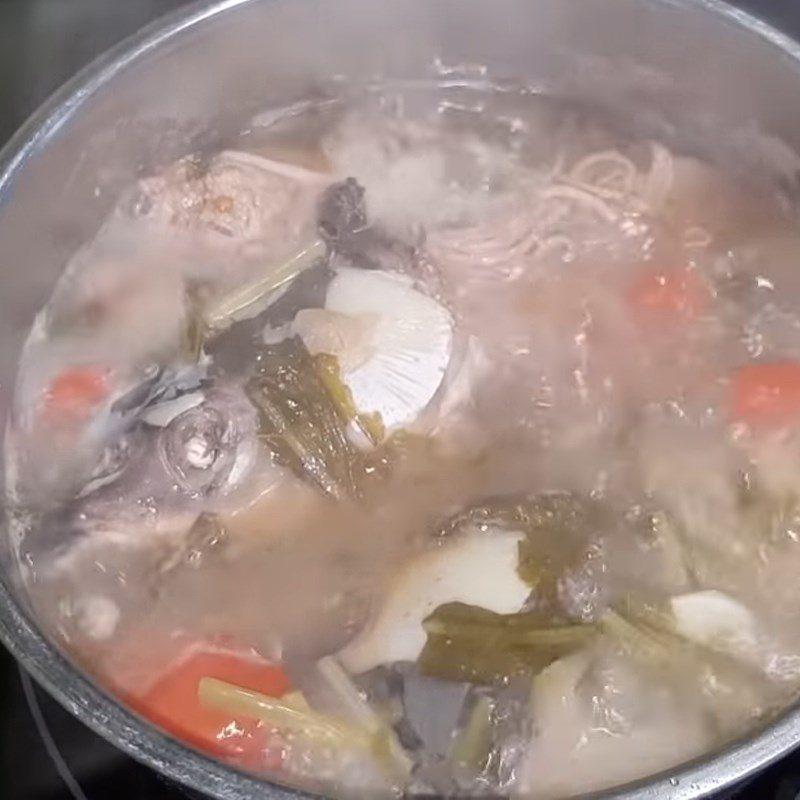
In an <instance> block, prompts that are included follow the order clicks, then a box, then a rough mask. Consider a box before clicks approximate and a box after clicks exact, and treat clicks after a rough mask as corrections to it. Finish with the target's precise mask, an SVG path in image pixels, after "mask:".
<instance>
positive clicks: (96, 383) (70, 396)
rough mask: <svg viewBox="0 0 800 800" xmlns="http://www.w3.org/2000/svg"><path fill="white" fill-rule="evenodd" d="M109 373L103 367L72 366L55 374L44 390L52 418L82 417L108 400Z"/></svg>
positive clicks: (46, 405) (45, 409)
mask: <svg viewBox="0 0 800 800" xmlns="http://www.w3.org/2000/svg"><path fill="white" fill-rule="evenodd" d="M108 378H109V373H108V370H107V369H104V368H102V367H71V368H70V369H67V370H65V371H64V372H62V373H61V374H60V375H58V376H56V378H55V379H54V380H53V382H52V383H51V384H50V385H49V386H48V387H47V389H46V390H45V393H44V412H45V414H46V416H47V417H48V418H49V419H51V420H52V419H63V418H67V419H80V418H81V417H83V416H85V415H86V414H87V413H89V412H90V411H91V410H92V409H93V408H96V407H97V406H98V405H100V403H102V402H103V400H105V399H106V397H107V396H108V392H109V385H108Z"/></svg>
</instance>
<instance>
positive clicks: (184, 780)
mask: <svg viewBox="0 0 800 800" xmlns="http://www.w3.org/2000/svg"><path fill="white" fill-rule="evenodd" d="M262 1H263V0H199V1H198V2H195V3H190V4H189V6H188V7H185V8H181V9H179V10H177V11H174V12H172V13H171V14H168V15H166V16H163V17H161V18H159V19H157V20H156V21H154V22H153V23H151V24H149V25H147V26H146V27H144V28H142V29H141V30H140V31H138V32H137V33H135V34H133V35H132V36H129V37H128V38H126V39H124V40H122V41H121V42H120V43H118V44H117V45H115V46H114V47H112V48H111V49H109V50H107V51H106V52H105V53H103V54H102V55H100V56H99V57H98V58H96V59H95V60H93V61H92V62H91V63H90V64H88V65H87V66H86V67H84V68H83V69H81V70H80V71H79V72H78V73H77V74H76V75H75V76H74V77H73V78H71V79H70V80H69V81H67V82H66V83H65V84H64V85H63V86H61V87H60V88H59V89H58V90H56V91H55V92H54V93H53V94H52V95H51V96H50V97H49V98H48V99H47V100H46V101H45V102H44V103H43V104H42V105H41V106H39V108H38V109H37V110H36V111H35V112H34V113H33V114H32V115H31V116H30V117H29V118H28V120H27V121H26V122H25V123H24V124H23V125H22V126H21V127H20V128H19V130H18V131H17V132H16V133H15V134H14V135H13V136H12V138H11V139H10V140H9V141H8V143H7V144H6V145H5V146H4V147H3V148H2V149H0V208H2V205H3V204H4V203H5V202H7V200H8V196H9V194H10V189H11V187H12V184H13V181H14V178H15V176H16V174H17V173H18V172H19V171H20V170H21V169H22V167H23V166H24V165H25V164H26V163H27V162H28V160H30V159H32V158H34V157H35V156H36V153H37V151H38V150H39V149H40V148H42V147H44V146H46V144H47V143H48V142H49V141H50V140H51V139H52V138H53V137H54V136H55V135H56V134H57V132H58V130H59V129H60V128H61V126H62V125H65V124H67V123H68V122H69V121H70V119H71V118H72V117H73V116H74V115H76V114H77V113H78V112H79V111H80V109H81V107H82V106H83V104H84V103H85V102H86V101H87V100H88V99H89V98H91V97H92V96H93V95H94V94H95V93H96V92H98V91H99V90H100V89H101V88H103V87H104V86H106V85H107V84H108V83H110V82H111V81H112V80H113V79H114V78H115V77H116V76H117V75H118V74H119V73H121V72H122V71H123V70H125V69H126V68H127V67H128V66H129V65H131V64H133V63H134V62H136V61H138V60H139V59H142V58H144V57H145V56H147V55H148V54H149V53H150V52H152V51H154V50H157V49H158V48H159V47H161V46H162V45H164V44H165V43H167V42H168V41H170V40H171V39H173V38H174V37H175V36H177V35H179V34H181V33H182V32H184V31H187V30H189V29H192V28H195V27H196V26H198V25H201V24H203V23H204V22H206V21H208V20H211V19H213V18H216V17H218V16H219V15H221V14H224V13H225V12H227V11H231V10H234V9H236V8H240V7H244V6H246V5H250V4H252V3H256V2H262ZM652 2H656V3H662V4H665V5H671V6H675V7H678V8H681V9H685V10H694V11H704V12H706V13H709V14H712V15H713V16H715V17H717V18H718V19H719V21H720V23H722V24H727V25H730V26H733V27H737V28H740V29H742V28H743V29H746V30H747V31H749V32H750V33H751V34H753V35H754V36H757V37H758V38H760V39H761V40H762V41H763V43H764V44H765V45H767V46H770V47H772V48H774V49H775V50H777V51H779V52H780V53H782V54H783V55H784V56H787V57H788V58H789V59H791V60H792V61H793V62H794V63H795V65H796V67H797V71H798V79H800V43H797V42H795V41H794V40H793V39H791V38H790V37H788V36H786V35H784V34H783V33H781V32H779V31H778V30H776V29H775V28H773V27H772V26H771V25H769V24H767V23H765V22H762V21H761V20H759V19H757V18H756V17H754V16H752V15H751V14H749V13H747V12H745V11H742V10H739V9H736V8H733V7H732V6H730V5H728V3H727V2H724V0H652ZM0 641H2V643H3V644H4V645H5V646H6V647H7V649H8V650H9V651H10V652H11V654H12V655H13V656H14V658H15V659H16V660H17V661H18V662H19V663H20V664H21V665H22V667H23V668H24V669H25V670H26V671H27V672H28V673H30V675H31V676H32V677H33V678H34V679H35V680H36V681H37V683H38V684H39V685H41V686H42V687H43V688H44V689H45V690H46V691H47V692H48V693H49V694H50V695H51V696H52V697H53V698H54V699H55V700H56V701H57V702H59V703H60V704H61V705H62V706H63V707H64V708H66V709H67V710H68V711H69V712H70V713H71V714H72V715H73V716H75V717H76V718H77V719H78V720H80V721H81V722H82V723H83V724H85V725H86V726H87V727H89V728H90V729H91V730H93V731H94V732H95V733H96V734H98V735H100V736H101V737H103V738H104V739H106V740H107V741H108V742H110V743H111V744H113V745H114V746H115V747H117V748H118V749H120V750H122V751H123V752H124V753H126V754H127V755H128V756H130V757H132V758H133V759H135V760H136V761H138V762H140V763H142V764H144V765H146V766H148V767H150V768H152V769H154V770H156V771H157V772H159V773H161V774H163V775H164V776H166V777H167V778H169V779H171V780H174V781H176V782H177V783H179V784H182V785H183V786H184V787H186V788H188V789H191V790H194V791H196V792H199V793H201V794H206V793H210V794H211V796H213V797H214V798H217V800H254V798H259V800H300V799H301V798H309V797H313V796H315V795H311V794H308V793H304V792H301V791H299V790H297V789H292V788H287V787H284V786H280V785H278V784H277V783H274V782H269V781H266V780H260V779H258V778H255V777H252V776H250V775H247V774H245V773H243V772H240V771H239V770H237V769H235V768H233V767H230V766H227V765H225V764H223V763H221V762H219V761H216V760H214V759H212V758H210V757H209V756H206V755H204V754H203V753H201V752H199V751H196V750H194V749H192V748H190V747H188V746H186V745H184V744H182V743H180V742H179V741H177V740H175V739H173V738H171V737H169V736H167V735H166V734H163V733H161V732H160V731H159V730H158V729H157V728H156V727H154V726H153V725H151V724H150V723H149V722H147V721H146V720H144V719H143V718H141V717H139V716H138V715H137V714H135V713H134V712H133V711H130V710H129V709H127V708H126V707H124V706H123V705H122V704H121V703H119V702H117V700H115V699H114V698H113V697H111V696H110V695H108V694H107V693H106V692H105V691H103V690H102V689H101V688H99V687H98V686H96V685H95V684H94V683H93V682H92V681H91V680H90V679H89V677H88V676H86V675H84V674H83V673H82V672H80V671H79V670H78V669H77V668H75V667H73V666H72V664H71V663H70V662H69V661H68V660H67V659H66V658H65V657H64V656H63V655H62V654H61V653H60V652H59V651H58V649H57V648H56V647H55V646H54V645H52V644H50V642H49V641H48V640H47V639H46V638H45V636H44V635H43V634H42V633H41V632H40V631H39V629H38V627H37V626H36V624H35V623H34V622H33V620H32V619H31V617H30V616H29V615H28V613H27V612H26V611H25V610H24V609H23V608H22V607H20V605H18V603H17V602H16V600H15V598H14V592H13V590H12V588H11V586H10V585H9V577H8V576H7V575H5V574H2V570H0ZM798 746H800V702H798V703H797V704H795V705H793V706H792V707H790V708H789V709H788V710H786V711H785V712H784V713H783V714H782V715H781V716H780V717H779V718H778V719H776V720H775V721H773V722H771V723H770V724H769V725H768V726H766V727H765V728H763V729H762V730H761V731H760V732H758V733H756V734H754V735H752V736H748V737H746V738H744V739H742V740H740V741H738V742H735V743H733V744H731V745H729V746H728V747H726V748H725V749H724V750H722V751H720V752H719V753H717V754H715V755H712V756H705V757H700V758H698V759H695V760H694V761H691V762H689V763H687V764H684V765H682V766H680V767H678V768H676V769H673V770H669V771H667V772H663V773H660V774H658V775H656V776H651V777H648V778H644V779H642V780H639V781H636V782H634V783H630V784H627V785H624V786H622V787H618V788H616V789H612V790H609V791H604V792H598V793H594V794H592V795H590V797H591V798H594V799H595V800H601V799H602V800H611V798H613V800H658V799H659V798H665V797H669V798H671V800H699V798H703V797H708V796H709V795H711V794H713V793H714V792H716V791H719V790H721V789H723V788H730V787H732V786H735V785H736V784H737V783H741V782H742V781H744V780H746V779H747V778H749V777H751V776H753V775H754V774H755V773H757V772H759V771H761V770H762V769H764V768H766V767H767V766H769V765H770V764H772V763H773V762H775V761H777V760H778V759H780V758H782V757H783V756H785V755H786V754H787V753H789V752H790V751H791V750H793V749H794V748H795V747H798ZM587 800H588V798H587Z"/></svg>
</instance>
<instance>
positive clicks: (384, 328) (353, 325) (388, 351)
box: [294, 267, 453, 433]
mask: <svg viewBox="0 0 800 800" xmlns="http://www.w3.org/2000/svg"><path fill="white" fill-rule="evenodd" d="M294 327H295V332H296V333H298V334H299V335H300V336H301V337H302V339H303V341H304V343H305V344H306V347H308V349H309V351H311V352H312V353H328V354H330V355H333V356H336V358H337V359H338V361H339V365H340V368H341V371H342V380H343V381H344V383H345V384H346V385H347V387H348V388H349V389H350V392H351V394H352V397H353V402H354V404H355V406H356V408H357V409H358V411H359V412H360V413H362V414H379V415H380V418H381V421H382V423H383V426H384V429H385V430H386V432H387V433H391V432H392V431H395V430H398V429H401V428H404V427H408V426H409V425H411V424H412V423H413V422H414V420H416V419H417V417H418V416H419V415H420V414H421V413H422V411H423V410H424V409H425V408H426V407H427V406H428V404H429V403H430V402H431V400H432V399H433V397H434V395H435V394H436V392H437V391H438V389H439V387H440V386H441V384H442V381H443V380H444V376H445V372H446V371H447V367H448V364H449V362H450V358H451V356H452V352H453V319H452V316H451V315H450V312H449V311H447V309H446V308H444V307H443V306H441V305H440V304H439V303H437V302H436V301H435V300H433V299H432V298H430V297H428V296H427V295H425V294H423V293H422V292H420V291H417V290H416V289H415V288H414V286H413V281H412V280H411V279H410V278H408V277H406V276H404V275H399V274H391V273H388V272H378V271H368V270H363V269H355V268H353V267H342V268H339V269H338V270H337V271H336V276H335V277H334V279H333V281H332V282H331V285H330V287H329V288H328V295H327V300H326V304H325V311H324V312H320V311H318V310H317V311H303V312H300V314H298V315H297V318H296V320H295V326H294Z"/></svg>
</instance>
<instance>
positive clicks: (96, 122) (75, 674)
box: [0, 0, 800, 800]
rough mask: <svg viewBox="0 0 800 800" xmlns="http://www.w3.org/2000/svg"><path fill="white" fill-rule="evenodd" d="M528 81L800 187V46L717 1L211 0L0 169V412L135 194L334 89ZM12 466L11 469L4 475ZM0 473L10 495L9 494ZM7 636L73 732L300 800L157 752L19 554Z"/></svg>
mask: <svg viewBox="0 0 800 800" xmlns="http://www.w3.org/2000/svg"><path fill="white" fill-rule="evenodd" d="M433 66H436V70H435V71H436V74H438V75H439V77H442V76H443V75H445V76H446V79H447V80H453V81H463V80H485V79H486V77H487V76H489V77H491V78H493V79H499V80H502V79H513V80H520V79H524V80H525V81H526V82H527V83H528V84H529V85H531V86H533V87H534V88H536V89H539V90H542V91H554V92H558V93H561V94H566V95H570V96H574V97H576V98H579V99H585V100H589V101H591V102H593V103H595V104H596V105H599V106H607V107H609V108H611V109H613V110H614V111H615V114H617V115H619V116H620V118H623V117H624V118H625V119H626V120H628V121H630V123H631V124H634V125H637V126H640V127H643V128H646V129H650V130H652V131H654V132H655V133H657V134H658V135H661V136H665V137H668V138H676V137H677V138H682V139H684V140H686V141H691V142H692V146H694V147H696V148H698V149H701V150H705V151H706V152H707V153H708V154H710V155H712V156H714V157H716V158H718V159H722V160H724V161H726V162H727V163H728V164H735V165H736V166H741V165H751V166H754V167H757V168H759V169H761V170H767V171H769V172H771V173H772V174H773V176H774V177H775V178H776V179H777V180H780V181H781V183H782V185H783V187H784V188H785V189H786V190H787V192H789V193H790V194H791V193H795V192H796V191H797V188H798V186H799V185H800V160H798V158H797V157H796V156H795V154H794V151H795V150H796V151H800V46H798V45H796V44H795V43H793V42H792V41H790V40H788V39H787V38H785V37H783V36H782V35H780V34H779V33H777V32H775V31H774V30H772V29H770V28H769V27H767V26H765V25H763V24H761V23H759V22H757V21H756V20H754V19H753V18H751V17H749V16H747V15H746V14H744V13H741V12H738V11H734V10H733V9H731V8H730V7H728V6H726V5H725V4H724V3H721V2H718V1H717V0H583V2H574V1H573V2H567V1H566V0H536V2H535V3H532V2H530V0H493V2H491V3H486V2H485V0H382V2H380V3H376V2H374V0H372V1H371V0H335V2H332V0H327V2H326V1H325V0H292V2H289V0H214V2H204V3H202V4H201V5H195V6H193V7H191V8H190V9H188V10H185V11H182V12H180V13H178V14H175V15H173V16H171V17H169V18H168V19H165V20H164V21H161V22H159V23H157V24H156V25H154V26H152V27H150V28H148V29H146V30H144V31H142V32H141V33H139V34H138V35H136V36H134V37H133V38H132V39H130V40H128V41H127V42H125V43H124V44H123V45H121V46H120V47H118V48H116V49H114V50H113V51H111V52H110V53H108V54H107V55H105V56H104V57H102V58H101V59H100V60H98V61H97V62H95V63H94V64H93V65H92V66H90V67H89V68H88V69H86V70H85V71H84V72H82V73H81V74H80V75H79V76H78V77H76V78H75V79H74V80H73V81H71V82H70V83H69V84H68V85H67V86H65V87H64V88H63V89H62V90H61V91H59V92H58V93H57V94H56V95H54V96H53V97H52V98H51V99H50V100H49V101H48V102H47V103H46V104H45V105H44V106H43V107H42V108H41V109H40V111H39V112H38V113H37V114H36V115H35V116H34V117H33V118H32V119H31V120H30V121H29V122H28V123H27V124H26V125H25V126H24V127H23V129H22V130H21V131H20V132H19V133H18V134H17V135H16V136H15V137H14V139H13V140H12V141H11V143H10V144H9V145H8V146H7V147H6V149H5V150H4V151H3V153H2V156H0V254H2V255H1V257H0V269H2V274H1V275H0V286H2V290H0V342H2V346H0V413H2V414H3V415H4V414H5V412H6V411H7V409H8V407H9V397H10V387H11V386H12V385H13V382H14V375H15V369H16V363H17V360H18V355H19V349H20V347H21V344H22V342H23V340H24V337H25V335H26V333H27V330H28V329H29V327H30V325H31V322H32V319H33V316H34V314H35V312H36V310H37V309H38V308H39V307H41V306H42V305H43V303H44V302H45V301H46V300H47V298H48V296H49V294H50V292H51V290H52V288H53V285H54V282H55V280H56V278H57V277H58V275H59V273H60V272H61V270H62V269H63V267H64V264H65V262H66V259H67V258H68V256H69V255H70V254H71V253H72V252H74V251H75V249H76V248H77V247H78V246H79V245H80V244H81V243H82V242H83V241H85V240H86V239H87V238H89V237H90V236H91V235H92V233H93V232H94V230H95V229H96V228H97V226H98V224H99V222H100V221H101V219H102V218H103V215H104V213H105V212H106V211H107V210H108V209H109V207H110V206H111V205H112V204H113V202H114V200H115V199H116V197H117V196H118V195H119V192H120V190H121V188H122V187H124V186H125V185H126V184H129V183H130V182H131V180H133V178H134V177H135V176H136V175H138V174H141V173H142V172H146V171H149V170H151V169H154V168H156V167H157V166H159V165H162V164H165V163H167V162H169V161H170V160H172V159H174V158H175V157H177V156H180V155H183V154H185V153H186V152H188V151H190V150H196V149H198V148H203V147H213V146H214V144H215V142H218V141H220V140H221V139H222V138H223V137H224V136H225V135H226V133H227V132H231V131H238V130H240V129H241V128H242V127H243V126H244V125H245V124H246V122H247V120H248V118H249V117H251V116H252V114H253V113H254V112H256V111H260V110H263V109H265V108H269V107H270V106H273V105H278V104H281V105H282V104H285V103H286V102H289V101H291V100H295V99H299V98H303V97H304V96H308V94H309V92H310V91H313V89H314V87H315V86H318V85H319V82H320V81H321V80H323V79H330V78H331V76H341V78H340V79H341V80H344V81H350V80H360V81H364V80H368V79H369V78H371V77H381V76H389V77H393V78H403V79H405V78H408V79H419V78H426V77H427V78H430V77H431V75H432V72H431V68H432V67H433ZM1 469H2V468H1V467H0V470H1ZM2 477H3V476H2V472H1V471H0V479H2ZM2 539H3V541H2V543H0V550H1V551H2V552H0V557H2V559H3V566H4V570H3V571H2V575H1V576H0V638H2V640H3V641H4V642H5V644H6V645H7V646H8V648H9V649H10V650H11V652H12V653H13V654H14V656H16V658H17V659H18V660H19V661H20V662H21V663H22V664H23V665H24V666H25V667H26V669H28V670H29V671H30V673H31V674H32V675H33V676H34V677H35V678H36V679H37V680H38V681H39V682H40V683H41V684H42V685H43V686H44V687H45V688H46V689H47V690H48V691H49V692H50V693H51V694H52V695H53V696H54V697H55V698H56V699H57V700H58V701H60V702H61V703H62V704H63V705H64V706H65V707H66V708H67V709H69V710H70V711H71V712H72V713H73V714H74V715H75V716H76V717H78V718H79V719H80V720H82V721H83V722H84V723H86V724H87V725H88V726H90V727H91V728H93V729H94V730H95V731H96V732H98V733H99V734H101V735H102V736H104V737H106V738H107V739H108V740H109V741H111V742H112V743H114V744H115V745H117V746H118V747H120V748H121V749H122V750H124V751H125V752H127V753H128V754H129V755H131V756H133V757H134V758H136V759H139V760H140V761H143V762H144V763H146V764H148V765H149V766H151V767H152V768H153V769H155V770H158V771H159V772H161V773H163V774H164V775H166V776H168V777H169V778H172V779H174V780H176V781H178V782H179V783H182V784H184V785H185V786H187V787H189V788H191V789H193V790H196V791H199V792H202V793H204V794H208V795H210V796H212V797H214V798H218V799H219V800H246V799H248V798H261V799H262V800H278V798H290V797H294V798H296V797H299V796H300V795H299V794H298V793H296V792H294V791H292V790H290V789H285V788H281V787H278V786H276V785H273V784H267V783H264V782H261V781H259V780H256V779H255V778H252V777H248V776H245V775H243V774H240V773H238V772H236V771H234V770H232V769H230V768H228V767H226V766H223V765H222V764H219V763H216V762H214V761H211V760H209V759H208V758H206V757H204V756H202V755H200V754H198V753H196V752H194V751H192V750H190V749H189V748H187V747H184V746H183V745H181V744H179V743H178V742H176V741H173V740H171V739H169V738H168V737H166V736H164V735H162V734H161V733H160V732H159V731H157V730H156V729H155V728H154V727H152V726H150V725H149V724H147V723H145V722H144V721H143V720H141V719H139V718H138V717H136V716H135V715H134V714H132V713H130V712H129V711H127V710H126V709H124V708H122V707H121V706H119V705H118V704H117V703H116V702H115V701H114V700H112V699H110V698H109V697H108V696H106V695H105V694H104V693H103V692H102V691H101V690H100V689H98V688H97V687H96V686H95V685H94V684H93V683H91V682H90V681H89V680H88V679H87V678H86V677H85V676H84V675H82V674H81V672H80V671H79V670H78V669H77V668H76V667H75V666H74V665H72V664H71V663H70V662H69V661H68V660H67V659H66V658H65V657H63V656H62V654H60V653H59V651H58V649H57V648H56V647H55V646H54V645H53V644H52V643H51V642H49V641H48V640H47V639H46V638H45V636H44V635H43V634H42V632H41V631H40V629H39V627H37V623H36V620H35V619H34V618H33V615H32V614H31V610H30V606H29V604H28V601H27V599H26V597H25V593H24V591H23V590H22V588H21V586H20V583H19V581H18V576H17V569H16V565H15V563H14V559H13V558H12V556H11V552H10V548H9V546H8V542H7V541H6V537H2ZM798 743H800V708H793V709H790V710H789V711H787V712H786V713H785V714H784V715H783V716H782V717H781V718H780V719H778V720H777V721H775V722H773V723H772V724H770V725H769V726H768V727H767V728H765V729H764V730H762V731H760V732H757V733H755V734H753V735H752V736H750V737H749V738H747V739H745V740H742V741H740V742H738V743H736V744H734V745H733V746H731V747H729V748H727V749H726V750H725V751H724V752H721V753H718V754H714V755H712V756H710V757H706V758H703V759H700V760H698V761H696V762H694V763H691V764H689V765H686V766H683V767H681V768H679V769H676V770H674V771H673V772H671V773H669V774H666V775H659V776H657V777H654V778H651V779H649V780H647V781H643V782H640V783H637V784H636V785H631V786H626V787H623V788H621V789H618V790H616V791H614V792H611V793H609V794H607V795H604V796H608V797H616V798H620V799H621V798H625V799H626V800H646V799H647V800H653V798H672V799H674V800H688V799H689V798H700V797H706V796H708V795H709V794H711V793H713V792H716V791H718V790H720V789H722V788H724V787H729V786H731V785H733V784H735V783H737V782H739V781H741V780H743V779H745V778H746V777H748V776H749V775H751V774H753V773H754V772H756V771H758V770H760V769H762V768H763V767H765V766H766V765H767V764H769V763H770V762H772V761H774V760H775V759H778V758H780V757H781V756H783V755H785V754H786V753H787V752H788V751H789V750H791V749H792V748H793V747H795V746H796V745H797V744H798Z"/></svg>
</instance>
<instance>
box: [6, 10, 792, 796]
mask: <svg viewBox="0 0 800 800" xmlns="http://www.w3.org/2000/svg"><path fill="white" fill-rule="evenodd" d="M184 3H185V0H124V1H122V2H121V1H120V0H0V144H2V143H3V142H4V141H5V140H6V139H7V138H8V137H9V136H10V135H11V134H12V133H13V132H14V130H15V129H16V128H17V127H18V126H19V125H20V124H21V123H22V121H23V120H24V119H25V118H26V117H27V116H28V115H29V114H30V113H31V112H32V111H33V110H34V109H35V108H36V107H37V106H38V105H39V104H40V103H41V102H42V101H43V100H44V99H45V98H46V97H47V96H48V95H49V94H50V93H51V92H52V91H53V90H55V89H56V88H57V87H58V86H59V85H60V84H61V83H63V82H64V81H65V80H66V79H67V78H69V77H70V76H71V75H73V74H74V73H75V72H76V71H77V70H78V69H80V68H81V67H83V66H84V65H85V64H87V63H88V62H89V61H91V60H92V59H93V58H94V57H95V56H96V55H98V54H99V53H101V52H102V51H104V50H106V49H107V48H108V47H110V46H111V45H113V44H114V43H115V42H117V41H119V40H120V39H122V38H123V37H125V36H127V35H128V34H130V33H133V32H134V31H135V30H137V29H138V28H139V27H141V26H142V25H144V24H146V23H147V22H150V21H151V20H153V19H155V18H156V17H158V16H160V15H162V14H164V13H166V12H168V11H170V10H172V9H174V8H177V7H178V6H180V5H183V4H184ZM736 4H737V5H740V6H741V7H743V8H747V9H748V10H751V11H753V12H754V13H756V14H759V15H760V16H762V17H763V18H764V19H766V20H768V21H770V22H771V23H773V24H774V25H776V26H778V27H780V28H782V29H783V30H784V31H786V32H787V33H790V34H791V35H793V36H795V37H796V38H798V39H800V0H739V2H738V3H736ZM31 699H33V702H30V701H31ZM724 797H725V800H800V752H798V753H795V754H794V755H792V756H789V757H787V758H786V759H784V760H783V761H782V762H780V763H778V764H776V765H775V766H773V767H772V768H771V769H769V770H768V771H767V772H766V773H764V774H763V775H761V776H759V777H758V778H756V779H755V780H753V781H751V782H749V783H748V784H747V785H746V786H744V787H742V788H740V789H738V790H737V791H735V792H733V793H728V794H727V795H725V796H724ZM0 798H2V799H3V800H111V799H112V798H113V800H185V798H186V795H185V794H184V793H183V792H182V791H181V790H180V789H178V788H177V787H175V786H172V785H168V784H167V783H166V782H165V781H164V780H163V779H161V778H160V777H158V776H157V775H155V774H154V773H153V772H151V771H150V770H148V769H146V768H145V767H143V766H141V765H139V764H137V763H136V762H134V761H132V760H131V759H130V758H128V757H127V756H125V755H123V754H122V753H120V752H119V751H117V750H116V749H115V748H114V747H112V746H111V745H109V744H108V743H106V742H105V741H104V740H102V739H100V738H99V737H97V736H95V735H94V734H92V733H91V732H90V731H89V730H87V729H86V728H85V727H84V726H83V725H81V724H80V723H79V722H77V721H76V720H75V719H73V718H72V717H71V716H70V715H69V714H68V713H67V712H66V711H64V710H63V709H62V708H61V707H60V706H58V705H57V704H56V703H55V702H54V701H52V700H50V698H49V697H48V696H47V695H45V694H44V693H43V692H41V691H39V690H37V689H35V688H34V687H33V686H32V684H31V683H30V681H29V680H28V679H27V678H25V679H21V676H20V673H19V671H18V668H17V666H16V664H15V663H14V662H13V660H12V659H11V657H10V656H9V655H8V654H7V653H6V652H5V651H4V650H3V649H2V646H0ZM715 800H722V797H720V798H718V799H715Z"/></svg>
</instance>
